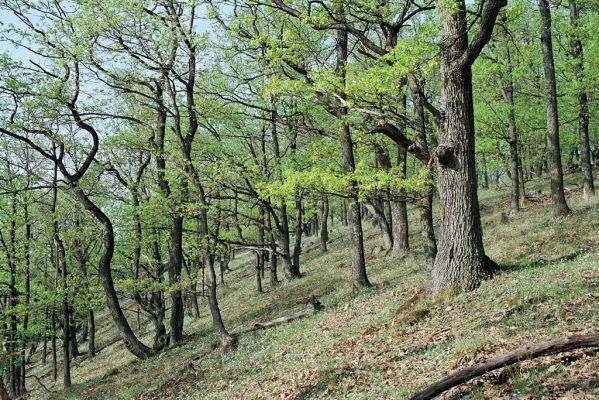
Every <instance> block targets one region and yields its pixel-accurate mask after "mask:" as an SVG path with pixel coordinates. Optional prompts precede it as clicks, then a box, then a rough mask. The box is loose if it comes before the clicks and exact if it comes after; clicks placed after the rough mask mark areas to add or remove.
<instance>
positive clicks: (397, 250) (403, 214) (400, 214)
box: [391, 96, 410, 258]
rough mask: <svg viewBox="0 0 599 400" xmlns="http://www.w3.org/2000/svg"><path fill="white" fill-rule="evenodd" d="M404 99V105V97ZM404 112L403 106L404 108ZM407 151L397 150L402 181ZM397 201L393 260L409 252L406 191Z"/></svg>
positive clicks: (394, 214) (394, 207)
mask: <svg viewBox="0 0 599 400" xmlns="http://www.w3.org/2000/svg"><path fill="white" fill-rule="evenodd" d="M402 97H403V98H404V102H403V103H405V96H402ZM403 109H404V110H405V105H404V108H403ZM407 161H408V159H407V151H406V149H405V148H403V147H398V149H397V163H398V165H400V166H401V173H402V174H403V177H404V179H405V178H407V176H406V174H407V168H406V166H407ZM396 194H397V195H398V197H399V199H397V200H394V201H393V220H394V221H395V223H394V224H393V251H392V253H391V256H392V257H393V258H398V257H403V256H405V255H406V254H407V253H408V251H409V250H410V239H409V223H408V205H407V199H406V190H405V189H399V190H397V193H396Z"/></svg>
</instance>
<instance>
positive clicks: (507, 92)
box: [502, 43, 524, 213]
mask: <svg viewBox="0 0 599 400" xmlns="http://www.w3.org/2000/svg"><path fill="white" fill-rule="evenodd" d="M505 58H506V62H507V82H505V83H504V85H503V87H502V94H503V99H504V100H505V102H506V103H507V106H508V131H509V139H508V143H509V145H510V177H511V179H512V194H511V197H510V200H511V201H510V209H511V211H512V212H513V213H517V212H519V211H520V203H521V198H523V197H524V193H520V173H519V164H520V159H519V158H520V157H519V154H518V131H517V129H516V112H515V109H514V82H513V81H512V60H511V55H510V49H509V45H508V44H507V43H505Z"/></svg>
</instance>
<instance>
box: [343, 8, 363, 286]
mask: <svg viewBox="0 0 599 400" xmlns="http://www.w3.org/2000/svg"><path fill="white" fill-rule="evenodd" d="M343 7H344V6H343V4H342V3H340V4H339V6H338V8H339V10H338V11H339V16H340V17H342V15H343V13H344V10H343ZM347 56H348V54H347V31H346V30H343V29H338V30H337V67H336V71H335V72H336V75H337V76H338V77H339V78H340V80H341V89H342V90H341V92H340V93H339V96H340V97H341V99H344V98H345V93H344V89H345V79H346V66H347ZM336 112H337V118H338V124H339V140H340V141H341V149H342V152H343V171H344V172H345V173H346V174H350V173H353V172H354V169H355V161H354V150H353V143H352V138H351V132H350V128H349V125H348V124H347V123H346V122H345V121H344V118H345V116H346V115H347V108H346V107H345V106H344V104H343V103H342V102H341V100H340V99H337V104H336ZM349 190H350V192H349V202H350V204H349V206H348V208H349V226H350V236H351V259H352V262H351V264H352V286H353V289H354V291H356V290H360V289H362V288H365V287H370V286H371V284H370V281H369V280H368V276H367V275H366V260H365V257H364V237H363V232H362V214H361V212H360V204H359V203H358V185H357V182H356V181H355V180H352V181H351V182H350V189H349Z"/></svg>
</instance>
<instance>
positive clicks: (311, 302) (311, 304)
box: [186, 296, 324, 369]
mask: <svg viewBox="0 0 599 400" xmlns="http://www.w3.org/2000/svg"><path fill="white" fill-rule="evenodd" d="M322 309H324V306H323V305H322V303H321V302H320V301H318V299H317V298H316V297H315V296H310V298H309V299H308V301H307V302H306V305H305V307H304V308H303V309H302V310H301V311H298V312H296V313H293V314H290V315H287V316H284V317H279V318H275V319H273V320H271V321H267V322H258V323H255V324H254V325H252V326H248V327H245V328H241V329H239V330H236V331H233V332H231V336H232V337H233V339H234V340H235V341H237V340H238V339H239V336H241V335H243V334H245V333H249V332H254V331H258V330H261V329H266V328H272V327H274V326H278V325H282V324H285V323H288V322H291V321H295V320H297V319H300V318H304V317H307V316H310V315H314V314H316V313H317V312H318V311H320V310H322ZM219 346H220V342H219V341H214V342H213V343H211V344H210V345H209V346H207V347H206V348H205V349H204V350H202V351H201V352H199V353H197V354H196V355H195V356H193V358H192V361H197V360H199V359H200V358H202V357H204V356H206V355H207V354H209V353H211V352H212V351H214V350H215V349H217V348H218V347H219ZM186 367H190V368H192V369H193V364H192V363H190V364H188V365H187V366H186Z"/></svg>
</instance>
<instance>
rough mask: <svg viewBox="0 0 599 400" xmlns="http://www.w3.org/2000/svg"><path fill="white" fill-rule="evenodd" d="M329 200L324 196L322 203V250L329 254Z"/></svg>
mask: <svg viewBox="0 0 599 400" xmlns="http://www.w3.org/2000/svg"><path fill="white" fill-rule="evenodd" d="M328 219H329V198H328V197H327V196H326V195H324V196H323V197H322V201H321V203H320V220H321V223H320V250H321V252H323V253H326V252H327V243H328V241H329V225H328Z"/></svg>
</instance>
